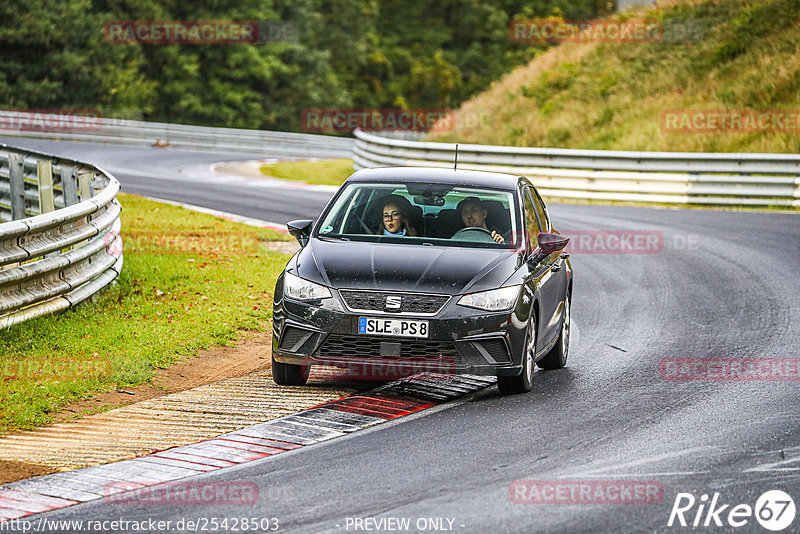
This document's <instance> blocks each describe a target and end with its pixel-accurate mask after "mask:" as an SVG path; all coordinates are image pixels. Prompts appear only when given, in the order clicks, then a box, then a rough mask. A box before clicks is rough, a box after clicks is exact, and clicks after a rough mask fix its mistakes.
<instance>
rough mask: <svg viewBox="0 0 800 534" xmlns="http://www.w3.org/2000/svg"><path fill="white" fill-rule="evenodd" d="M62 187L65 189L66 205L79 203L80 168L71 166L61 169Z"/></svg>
mask: <svg viewBox="0 0 800 534" xmlns="http://www.w3.org/2000/svg"><path fill="white" fill-rule="evenodd" d="M61 187H62V189H63V190H64V207H67V206H73V205H75V204H77V203H78V169H77V168H76V167H69V168H66V169H65V168H63V167H62V169H61Z"/></svg>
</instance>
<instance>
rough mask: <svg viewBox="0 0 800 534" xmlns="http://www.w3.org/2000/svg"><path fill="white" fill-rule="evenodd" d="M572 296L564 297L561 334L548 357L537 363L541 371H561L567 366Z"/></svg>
mask: <svg viewBox="0 0 800 534" xmlns="http://www.w3.org/2000/svg"><path fill="white" fill-rule="evenodd" d="M570 300H571V299H570V294H569V293H567V296H566V297H564V313H563V315H562V317H561V332H560V333H559V334H558V341H556V344H555V345H553V348H552V349H550V352H548V353H547V356H545V357H544V358H542V359H541V360H539V361H538V362H536V365H538V366H539V368H541V369H545V370H547V371H552V370H553V369H561V368H562V367H564V366H565V365H567V355H568V354H569V332H570V328H571V323H572V316H571V312H570V305H571V304H570Z"/></svg>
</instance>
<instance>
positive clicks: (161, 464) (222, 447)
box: [0, 375, 495, 522]
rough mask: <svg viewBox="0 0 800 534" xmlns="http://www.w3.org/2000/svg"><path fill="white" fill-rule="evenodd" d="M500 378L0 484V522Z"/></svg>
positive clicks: (167, 478)
mask: <svg viewBox="0 0 800 534" xmlns="http://www.w3.org/2000/svg"><path fill="white" fill-rule="evenodd" d="M494 383H495V378H493V377H478V376H471V375H461V376H455V377H448V378H445V377H441V376H436V375H426V376H417V377H413V378H409V379H404V380H398V381H395V382H391V383H389V384H387V385H385V386H382V387H379V388H377V389H375V390H372V391H371V392H368V393H364V394H356V395H351V396H349V397H344V398H341V399H338V400H335V401H330V402H326V403H323V404H320V405H318V406H315V407H313V408H310V409H308V410H303V411H301V412H298V413H296V414H293V415H289V416H285V417H280V418H278V419H275V420H273V421H268V422H266V423H261V424H258V425H255V426H251V427H248V428H244V429H241V430H237V431H236V432H231V433H229V434H225V435H222V436H220V437H217V438H213V439H209V440H206V441H201V442H199V443H194V444H191V445H184V446H181V447H174V448H172V449H167V450H165V451H160V452H157V453H155V454H151V455H149V456H143V457H141V458H135V459H132V460H123V461H120V462H115V463H111V464H106V465H100V466H95V467H87V468H85V469H77V470H75V471H69V472H65V473H56V474H53V475H44V476H40V477H36V478H31V479H29V480H21V481H19V482H13V483H11V484H6V485H4V486H0V522H3V521H7V520H12V519H19V518H22V517H26V516H29V515H32V514H37V513H41V512H45V511H49V510H56V509H58V508H64V507H67V506H72V505H74V504H78V503H81V502H87V501H92V500H96V499H100V498H103V497H109V496H110V495H112V494H115V493H119V492H123V491H127V490H131V489H133V490H135V489H138V488H143V487H147V486H155V485H158V484H162V483H165V482H171V481H175V480H179V479H183V478H186V477H191V476H192V475H197V474H201V473H205V472H208V471H214V470H217V469H223V468H225V467H230V466H233V465H237V464H242V463H246V462H251V461H253V460H258V459H261V458H266V457H268V456H273V455H275V454H279V453H281V452H284V451H288V450H292V449H297V448H300V447H304V446H307V445H312V444H314V443H319V442H321V441H326V440H329V439H334V438H338V437H341V436H345V435H347V434H350V433H353V432H356V431H358V430H362V429H365V428H370V427H373V426H375V425H379V424H382V423H386V422H388V421H391V420H396V419H398V418H401V417H404V416H407V415H411V414H413V413H417V412H420V411H422V410H425V409H428V408H433V407H435V406H439V405H442V404H445V403H447V402H449V401H452V400H455V399H457V398H459V397H463V396H464V395H467V394H469V393H473V392H476V391H478V390H481V389H484V388H486V387H489V386H491V385H493V384H494Z"/></svg>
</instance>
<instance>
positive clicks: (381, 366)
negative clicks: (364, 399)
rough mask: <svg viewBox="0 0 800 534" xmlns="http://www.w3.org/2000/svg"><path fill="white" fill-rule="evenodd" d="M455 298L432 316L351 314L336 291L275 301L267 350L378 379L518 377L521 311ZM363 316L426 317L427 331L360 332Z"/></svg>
mask: <svg viewBox="0 0 800 534" xmlns="http://www.w3.org/2000/svg"><path fill="white" fill-rule="evenodd" d="M456 300H457V297H453V298H451V299H450V300H449V302H448V303H447V304H446V305H445V306H444V307H443V308H442V309H441V310H440V311H439V312H438V313H437V314H436V315H435V316H425V315H398V314H385V313H381V312H366V311H365V312H360V311H359V312H354V311H351V310H348V309H346V308H345V307H344V305H343V303H342V302H341V301H340V300H339V298H338V297H337V296H336V295H334V297H332V298H329V299H324V300H320V301H315V302H297V301H293V300H289V299H285V298H284V299H280V300H276V302H275V305H274V310H273V340H272V354H273V357H274V358H275V360H276V361H279V362H281V363H288V364H295V365H309V364H313V365H333V366H337V367H343V368H347V369H350V370H351V371H353V372H354V375H353V376H355V375H360V373H364V375H365V376H371V377H374V378H376V379H377V378H380V377H381V374H380V373H381V372H382V371H385V373H386V376H387V377H390V376H397V375H399V374H402V375H408V374H415V373H417V372H433V373H441V374H473V375H484V376H516V375H518V374H519V373H520V372H521V371H522V364H521V355H522V351H523V346H524V341H525V327H526V325H527V311H525V310H520V309H518V308H515V309H514V310H511V311H504V312H487V311H482V310H477V309H472V308H467V307H464V306H459V305H457V304H456V303H455V301H456ZM361 317H380V318H403V319H413V320H423V321H428V325H429V336H428V337H427V338H409V337H395V336H383V335H367V334H359V333H358V322H359V319H360V318H361ZM522 317H524V319H522ZM377 370H380V371H377Z"/></svg>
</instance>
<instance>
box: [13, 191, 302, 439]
mask: <svg viewBox="0 0 800 534" xmlns="http://www.w3.org/2000/svg"><path fill="white" fill-rule="evenodd" d="M120 201H121V202H122V205H123V214H122V222H123V230H122V237H123V243H124V247H125V248H124V254H125V265H124V268H123V271H122V274H121V276H120V277H119V279H118V282H117V283H116V284H115V285H114V286H112V287H111V288H109V289H107V290H106V291H104V292H103V293H101V294H100V295H99V296H98V297H97V299H96V300H95V302H92V303H86V304H84V305H81V306H79V307H78V308H77V309H75V310H72V311H69V312H67V313H64V314H61V315H56V316H49V317H43V318H39V319H34V320H32V321H28V322H26V323H22V324H20V325H17V326H14V327H12V328H8V329H5V330H2V331H0V347H2V352H0V399H2V402H1V403H0V433H7V432H10V431H13V430H15V429H24V428H32V427H35V426H39V425H43V424H46V423H48V422H49V421H50V420H51V418H52V416H53V415H54V414H55V413H56V412H57V411H58V410H59V408H60V407H62V406H64V405H66V404H68V403H70V402H73V401H76V400H81V399H84V398H87V397H90V396H92V395H93V394H94V393H98V392H103V391H110V390H113V389H117V388H121V387H128V386H134V385H136V384H140V383H142V382H146V381H148V380H150V379H151V377H152V376H153V375H154V373H155V371H156V370H157V369H160V368H166V367H168V366H169V365H170V364H172V363H174V362H177V361H179V360H181V359H184V358H186V357H190V356H193V355H196V354H197V352H198V351H199V350H200V349H204V348H207V347H210V346H215V345H216V346H220V345H223V346H227V345H232V344H233V343H235V341H236V340H237V339H239V337H240V336H241V334H242V332H244V331H248V330H251V331H267V330H269V328H270V320H271V315H272V292H273V288H274V284H275V279H276V277H277V275H278V273H279V272H280V271H281V270H282V268H283V267H284V266H285V264H286V262H287V260H288V256H286V255H285V254H280V253H277V252H272V251H268V250H266V249H265V246H264V245H265V243H266V242H267V241H270V240H280V241H285V240H288V239H291V237H289V236H287V235H285V234H281V233H278V232H274V231H271V230H266V229H259V228H252V227H248V226H245V225H242V224H238V223H233V222H229V221H225V220H222V219H219V218H216V217H213V216H210V215H205V214H201V213H195V212H192V211H188V210H186V209H183V208H180V207H176V206H170V205H166V204H160V203H157V202H153V201H149V200H145V199H142V198H140V197H135V196H131V195H120Z"/></svg>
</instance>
